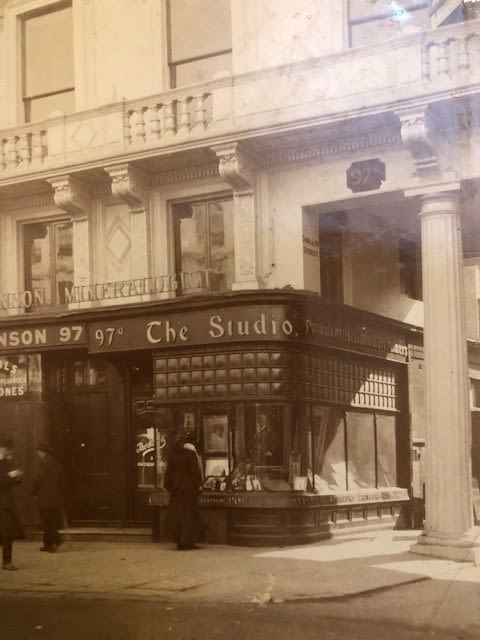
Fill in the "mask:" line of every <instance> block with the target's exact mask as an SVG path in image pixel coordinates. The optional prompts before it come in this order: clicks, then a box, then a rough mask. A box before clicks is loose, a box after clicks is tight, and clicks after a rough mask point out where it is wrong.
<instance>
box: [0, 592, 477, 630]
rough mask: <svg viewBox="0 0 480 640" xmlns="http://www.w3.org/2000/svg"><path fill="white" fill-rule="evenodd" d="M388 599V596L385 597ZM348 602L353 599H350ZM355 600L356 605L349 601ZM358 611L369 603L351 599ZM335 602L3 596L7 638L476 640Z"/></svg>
mask: <svg viewBox="0 0 480 640" xmlns="http://www.w3.org/2000/svg"><path fill="white" fill-rule="evenodd" d="M380 597H381V596H380ZM344 604H345V603H344ZM346 604H348V603H346ZM348 606H349V608H350V613H352V607H353V610H354V609H355V608H357V607H358V606H361V603H359V602H356V603H355V602H350V603H349V604H348ZM339 614H340V610H339V609H338V607H337V606H336V604H335V603H328V602H319V603H316V602H315V603H279V604H268V605H266V606H261V605H258V604H223V603H222V604H218V605H215V604H211V603H210V604H188V603H187V604H186V603H182V604H176V603H166V602H152V601H138V600H137V601H134V600H128V601H122V600H118V599H115V600H111V599H110V600H99V599H97V600H90V599H88V598H75V597H73V598H72V597H71V596H61V597H60V596H46V597H44V596H42V597H40V596H37V597H35V596H34V597H31V596H16V597H10V596H6V595H3V596H2V597H0V628H1V633H0V637H1V639H2V640H33V639H35V640H41V639H45V640H47V639H48V640H57V639H58V640H66V639H68V640H137V639H138V640H154V639H155V640H164V639H165V640H170V639H171V640H215V639H216V638H221V639H222V640H255V639H256V638H259V639H260V638H261V639H262V640H269V639H271V640H274V639H275V640H282V639H283V638H295V639H298V640H318V639H319V638H321V639H322V640H337V639H338V640H340V639H341V640H372V639H375V640H377V639H382V640H383V639H385V640H403V639H407V638H408V640H420V639H421V640H424V639H425V640H426V639H427V638H428V639H430V640H431V639H433V640H444V639H445V640H447V639H449V640H473V638H478V635H477V634H475V635H472V634H469V633H468V632H466V631H462V630H458V631H456V632H451V633H446V632H437V631H435V630H432V629H424V630H415V629H411V628H407V627H405V626H402V625H399V626H398V625H393V624H388V623H385V622H383V623H378V622H375V621H366V620H357V619H355V616H351V615H350V618H351V619H342V617H339V618H337V619H336V616H339Z"/></svg>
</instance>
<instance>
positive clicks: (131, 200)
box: [105, 164, 150, 212]
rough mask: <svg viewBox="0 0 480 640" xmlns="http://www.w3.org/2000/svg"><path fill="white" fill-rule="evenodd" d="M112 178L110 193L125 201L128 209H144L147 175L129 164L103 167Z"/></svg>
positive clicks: (147, 183) (147, 182)
mask: <svg viewBox="0 0 480 640" xmlns="http://www.w3.org/2000/svg"><path fill="white" fill-rule="evenodd" d="M105 171H106V172H107V173H108V175H109V176H110V178H111V180H112V185H111V186H112V194H113V195H114V196H115V197H116V198H120V199H121V200H123V201H124V202H126V203H127V205H128V207H129V209H130V211H132V212H135V211H144V210H145V208H146V205H147V194H148V186H149V184H150V180H149V178H148V176H147V175H146V174H145V173H143V171H140V169H136V168H135V167H132V166H131V165H129V164H119V165H115V166H112V167H105Z"/></svg>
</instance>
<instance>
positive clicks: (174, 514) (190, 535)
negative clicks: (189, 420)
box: [165, 435, 202, 550]
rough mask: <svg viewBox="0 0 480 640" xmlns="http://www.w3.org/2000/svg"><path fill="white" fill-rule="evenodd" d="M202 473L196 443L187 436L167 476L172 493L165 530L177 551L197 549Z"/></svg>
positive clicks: (176, 452)
mask: <svg viewBox="0 0 480 640" xmlns="http://www.w3.org/2000/svg"><path fill="white" fill-rule="evenodd" d="M201 488H202V471H201V468H200V464H199V459H198V454H197V450H196V448H195V443H194V439H193V437H192V436H190V435H187V436H186V437H185V438H184V439H183V440H182V441H181V442H180V443H179V445H178V446H177V447H176V448H175V449H174V451H173V453H172V454H171V456H170V458H169V460H168V463H167V469H166V472H165V489H166V490H167V491H168V492H169V493H170V500H169V504H168V509H167V518H166V523H165V526H166V528H167V530H168V532H169V533H170V534H171V535H172V536H173V538H174V540H175V542H176V543H177V549H179V550H186V549H198V547H197V546H196V545H195V540H196V539H198V538H199V537H200V535H201V520H200V512H199V509H198V495H199V493H200V491H201Z"/></svg>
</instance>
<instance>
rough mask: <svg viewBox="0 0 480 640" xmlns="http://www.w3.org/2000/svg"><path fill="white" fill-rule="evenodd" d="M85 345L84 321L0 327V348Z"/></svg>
mask: <svg viewBox="0 0 480 640" xmlns="http://www.w3.org/2000/svg"><path fill="white" fill-rule="evenodd" d="M85 345H86V330H85V324H84V323H81V322H80V323H70V322H65V323H62V324H59V325H54V324H51V325H50V324H49V325H33V326H29V327H22V328H21V329H0V349H2V350H3V351H5V350H10V349H12V350H18V349H30V350H34V349H41V350H43V349H49V348H53V347H67V346H68V347H72V346H85Z"/></svg>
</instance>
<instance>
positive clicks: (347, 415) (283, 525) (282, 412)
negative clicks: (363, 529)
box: [0, 291, 410, 545]
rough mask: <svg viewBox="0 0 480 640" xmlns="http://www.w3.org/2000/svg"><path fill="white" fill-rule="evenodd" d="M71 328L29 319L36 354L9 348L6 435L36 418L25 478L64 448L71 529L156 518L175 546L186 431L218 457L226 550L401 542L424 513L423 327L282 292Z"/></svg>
mask: <svg viewBox="0 0 480 640" xmlns="http://www.w3.org/2000/svg"><path fill="white" fill-rule="evenodd" d="M72 315H74V318H72ZM72 315H70V316H69V320H68V322H63V323H62V322H59V320H58V319H52V320H51V321H49V322H48V323H44V324H43V325H42V324H39V325H34V323H33V322H32V319H28V321H27V319H26V321H25V328H24V329H23V330H22V331H23V333H24V338H25V339H26V340H27V342H28V341H30V338H29V337H27V334H26V333H25V332H27V331H28V332H31V334H32V336H33V338H32V340H31V343H30V344H18V341H17V336H16V334H15V335H14V330H13V329H8V328H4V329H3V330H2V332H1V334H0V342H1V343H2V347H3V350H4V354H3V355H2V358H3V360H5V362H6V361H7V359H8V358H9V359H10V360H9V363H7V364H6V365H5V367H7V368H8V367H10V371H9V372H7V373H6V376H7V378H8V383H7V382H5V384H3V383H2V386H1V387H0V394H2V397H0V412H1V415H2V419H3V420H4V421H5V419H8V417H7V416H8V415H9V413H8V411H10V414H11V413H12V411H13V414H15V412H17V415H20V414H19V413H18V412H19V411H22V409H21V407H22V406H23V407H24V408H23V414H22V416H23V417H22V420H21V423H20V422H19V421H18V419H17V420H16V423H15V424H16V426H15V434H14V436H15V438H16V440H17V441H18V442H19V447H20V448H22V451H23V453H21V454H20V455H21V456H23V461H24V463H25V467H26V469H27V471H28V470H29V469H30V470H31V471H32V472H33V467H34V456H33V453H32V451H33V447H34V446H35V444H36V443H37V442H38V441H39V440H40V439H45V438H48V439H50V440H51V441H52V444H54V446H55V448H56V449H57V451H58V453H59V455H60V457H61V458H62V461H63V462H64V464H65V467H66V469H67V475H68V488H69V504H68V516H69V521H70V522H71V523H74V524H76V525H82V524H91V523H96V524H102V525H109V526H115V525H117V526H118V525H122V526H125V525H129V524H132V525H133V524H140V523H144V524H145V523H150V522H152V518H153V528H154V537H155V538H156V539H163V536H164V531H163V520H164V517H165V510H166V505H167V503H168V493H167V492H166V491H165V490H164V488H163V479H164V474H165V468H166V463H167V460H168V456H169V454H170V452H171V450H172V448H173V447H174V446H175V445H176V443H177V442H178V439H179V438H180V437H181V436H182V434H184V433H185V432H186V431H188V432H193V433H194V434H195V437H196V440H197V443H198V450H199V453H200V454H201V458H202V465H203V469H202V471H203V475H204V483H203V490H202V493H201V497H200V504H201V510H202V518H203V521H204V525H205V537H206V539H207V540H208V541H210V542H219V543H231V544H251V545H255V544H258V545H261V544H275V543H278V544H288V543H302V542H308V541H311V540H317V539H320V538H322V537H327V536H329V535H331V531H332V529H333V528H335V527H342V526H347V525H352V524H355V525H357V524H358V525H365V524H369V525H372V524H380V525H385V526H388V525H390V526H391V525H392V524H393V523H394V521H395V519H396V518H397V516H398V514H399V512H400V510H401V509H402V507H403V506H405V504H406V503H407V502H408V489H409V487H410V453H409V452H410V436H409V422H408V397H407V396H408V385H407V366H406V365H407V360H408V341H409V334H410V327H408V326H407V325H404V324H401V323H397V322H392V321H389V320H385V319H384V318H381V317H379V316H376V315H373V314H369V313H365V312H361V311H358V310H355V309H353V308H350V307H346V306H344V305H334V306H332V305H328V304H326V303H324V302H322V301H321V300H320V299H319V298H317V297H315V296H311V295H307V294H302V293H290V292H289V293H281V292H273V291H272V292H262V294H261V295H260V294H258V293H253V292H249V293H245V292H243V293H240V292H239V293H232V294H230V295H229V296H223V297H218V296H212V297H210V298H205V297H200V296H199V297H196V298H191V299H190V300H188V301H186V300H184V299H183V300H169V301H164V302H161V303H155V304H148V305H144V306H138V307H135V308H128V309H127V308H125V307H124V308H118V307H117V308H110V309H102V310H95V311H85V312H76V313H75V314H72ZM67 329H68V331H67ZM15 331H18V330H15ZM35 332H37V333H35ZM29 335H30V334H29ZM35 335H36V336H37V338H35ZM2 341H3V342H2ZM13 364H16V369H15V376H16V377H15V376H14V375H13V373H12V366H13ZM22 367H24V369H25V372H23V370H22ZM22 376H23V377H22ZM14 377H15V380H16V383H15V384H14V382H15V380H14ZM7 378H6V379H7ZM20 378H22V380H20ZM22 381H23V382H22ZM22 385H23V387H22V388H23V391H22V392H20V390H19V389H20V387H21V386H22ZM15 386H16V387H18V388H17V389H16V391H15V393H16V394H17V395H16V396H14V395H13V394H14V391H13V388H14V387H15ZM7 394H9V395H10V397H9V398H8V399H7V397H6V395H7ZM7 402H8V403H10V404H8V405H7V404H6V403H7ZM27 407H28V410H27ZM7 409H8V411H7ZM6 411H7V412H6ZM27 413H28V416H27ZM13 414H12V415H13ZM6 417H7V418H6ZM25 500H26V505H27V508H26V511H27V512H28V510H29V509H30V507H29V506H28V505H29V503H28V498H25Z"/></svg>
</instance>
